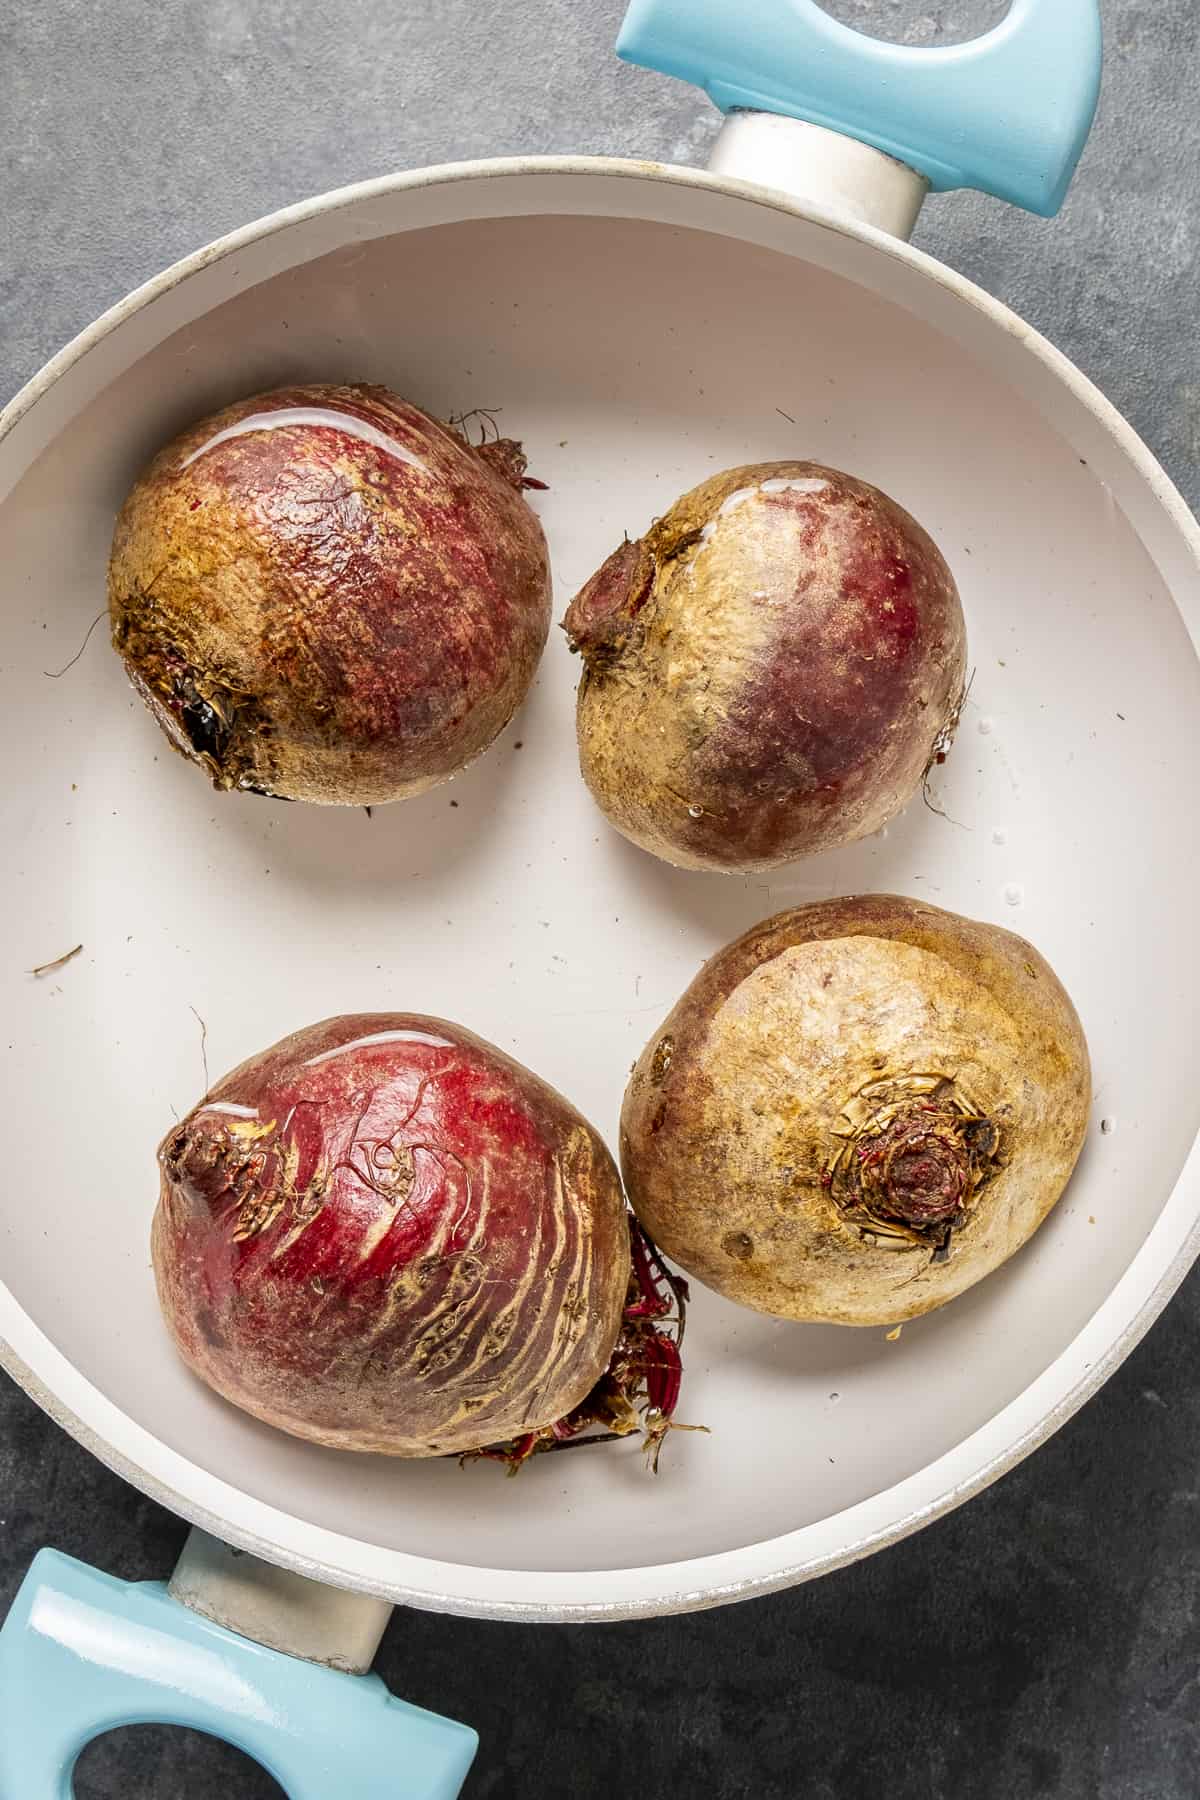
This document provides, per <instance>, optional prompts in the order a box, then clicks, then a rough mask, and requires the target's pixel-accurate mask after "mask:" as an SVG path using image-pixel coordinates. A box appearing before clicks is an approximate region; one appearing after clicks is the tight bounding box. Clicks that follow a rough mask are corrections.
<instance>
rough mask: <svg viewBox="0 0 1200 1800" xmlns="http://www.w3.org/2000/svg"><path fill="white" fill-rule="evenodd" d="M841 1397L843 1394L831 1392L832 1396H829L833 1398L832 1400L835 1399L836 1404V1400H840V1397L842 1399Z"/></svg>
mask: <svg viewBox="0 0 1200 1800" xmlns="http://www.w3.org/2000/svg"><path fill="white" fill-rule="evenodd" d="M841 1397H842V1396H841V1395H840V1394H830V1396H829V1398H830V1399H831V1400H832V1401H834V1403H835V1404H836V1402H837V1401H839V1400H840V1399H841Z"/></svg>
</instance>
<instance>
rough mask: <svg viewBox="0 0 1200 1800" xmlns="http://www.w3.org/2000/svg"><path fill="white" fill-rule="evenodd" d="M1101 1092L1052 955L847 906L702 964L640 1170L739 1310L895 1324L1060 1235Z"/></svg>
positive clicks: (783, 919)
mask: <svg viewBox="0 0 1200 1800" xmlns="http://www.w3.org/2000/svg"><path fill="white" fill-rule="evenodd" d="M1090 1097H1091V1071H1090V1066H1089V1061H1088V1051H1087V1044H1086V1041H1085V1039H1084V1036H1083V1031H1082V1028H1081V1027H1080V1024H1079V1020H1078V1018H1077V1016H1076V1014H1075V1009H1074V1007H1073V1006H1072V1004H1071V1001H1070V999H1069V998H1068V996H1067V994H1066V993H1065V991H1064V990H1063V988H1062V986H1061V985H1060V983H1059V982H1058V980H1057V978H1056V977H1055V975H1054V972H1053V971H1052V970H1051V969H1050V967H1049V966H1048V964H1047V963H1046V962H1045V961H1044V960H1043V958H1042V957H1041V956H1039V954H1038V952H1037V951H1036V950H1035V949H1034V948H1033V947H1032V945H1030V944H1027V943H1026V942H1025V941H1024V939H1022V938H1019V937H1015V936H1013V934H1012V933H1011V932H1007V931H1002V930H1000V929H999V928H998V927H997V926H993V925H986V924H980V923H977V922H975V921H973V920H970V919H964V918H960V917H959V916H958V915H957V914H955V913H949V912H942V911H940V910H939V909H938V908H936V907H931V906H925V905H921V904H918V903H917V902H916V901H912V900H904V899H898V898H895V897H893V896H890V895H872V896H869V897H864V898H852V899H845V900H830V901H827V902H821V903H819V904H817V905H813V906H802V907H798V908H797V909H796V910H795V911H793V912H786V913H781V914H779V916H778V917H777V918H774V919H768V920H767V921H766V922H765V923H764V924H761V925H757V926H755V927H754V929H753V930H752V931H749V932H747V933H746V935H745V936H744V937H742V938H739V939H738V940H737V942H736V943H733V944H731V945H729V946H728V948H727V949H725V950H722V951H720V952H719V953H718V954H717V955H716V956H715V957H713V959H712V960H711V962H709V963H708V964H707V965H706V966H705V968H704V969H703V970H702V971H701V972H700V974H699V975H698V976H697V978H696V980H695V981H694V982H693V983H692V985H691V987H690V988H689V989H688V990H687V992H686V993H685V994H684V995H683V997H682V999H681V1000H680V1001H679V1003H678V1005H677V1006H676V1007H675V1009H674V1011H673V1012H672V1013H671V1015H670V1017H669V1018H668V1019H667V1020H666V1022H665V1023H664V1025H663V1027H662V1029H661V1030H660V1031H659V1032H657V1033H656V1034H655V1036H654V1037H653V1039H652V1040H651V1041H650V1043H649V1044H648V1045H647V1046H646V1049H645V1050H644V1052H643V1053H642V1056H641V1059H640V1060H639V1062H638V1063H637V1065H636V1067H635V1069H634V1072H633V1075H632V1077H631V1079H630V1082H629V1086H628V1088H627V1090H626V1094H625V1104H624V1109H623V1112H622V1119H621V1126H622V1133H621V1155H622V1166H623V1172H624V1176H625V1183H626V1188H627V1192H628V1195H629V1199H630V1202H631V1204H632V1206H633V1208H634V1211H635V1212H636V1213H637V1215H638V1217H639V1219H640V1220H641V1221H642V1223H643V1224H644V1226H645V1227H646V1229H647V1230H648V1231H649V1232H650V1233H651V1234H652V1235H653V1236H654V1238H655V1239H656V1241H657V1242H658V1243H659V1244H660V1246H661V1247H662V1249H663V1251H664V1252H665V1253H666V1254H667V1255H668V1256H670V1257H671V1258H673V1259H674V1260H675V1261H676V1262H678V1263H680V1264H682V1266H683V1267H684V1268H685V1269H686V1270H688V1271H689V1273H691V1274H694V1275H696V1276H698V1277H699V1278H700V1280H701V1281H704V1282H706V1283H707V1284H708V1285H709V1286H710V1287H713V1288H716V1289H717V1290H718V1291H719V1292H720V1293H722V1294H726V1295H728V1297H729V1298H730V1299H731V1300H738V1301H741V1302H742V1303H743V1304H744V1305H747V1306H752V1307H756V1308H758V1309H759V1310H760V1311H762V1312H768V1313H775V1314H778V1315H779V1316H781V1317H783V1318H789V1319H808V1320H821V1321H826V1322H829V1323H833V1324H839V1325H880V1324H894V1323H897V1322H899V1321H900V1320H903V1319H911V1318H915V1317H917V1316H918V1315H919V1314H921V1313H926V1312H929V1311H931V1310H932V1309H933V1308H934V1307H937V1306H941V1305H943V1304H944V1303H945V1302H946V1301H947V1300H952V1299H954V1297H955V1296H956V1295H958V1294H961V1293H963V1292H964V1291H965V1290H966V1289H967V1288H969V1287H971V1286H972V1285H973V1284H974V1283H975V1282H977V1281H979V1280H981V1279H982V1278H983V1277H984V1276H985V1275H987V1274H989V1273H990V1272H991V1271H992V1270H993V1269H995V1268H998V1267H999V1265H1000V1264H1001V1263H1002V1262H1004V1261H1005V1259H1006V1258H1007V1257H1009V1256H1011V1255H1012V1253H1013V1252H1014V1251H1015V1250H1017V1249H1019V1248H1020V1246H1021V1245H1022V1244H1023V1243H1025V1241H1026V1240H1027V1239H1028V1238H1029V1237H1030V1236H1031V1235H1032V1234H1033V1232H1035V1231H1036V1230H1037V1228H1038V1226H1039V1225H1040V1224H1041V1223H1042V1221H1043V1219H1044V1218H1045V1217H1046V1215H1047V1214H1048V1213H1049V1211H1050V1209H1051V1208H1052V1207H1053V1205H1054V1203H1055V1202H1056V1200H1057V1199H1058V1197H1059V1195H1060V1194H1061V1193H1062V1191H1063V1188H1064V1187H1065V1185H1066V1183H1067V1181H1068V1179H1069V1177H1070V1174H1071V1171H1072V1169H1073V1168H1074V1166H1075V1162H1076V1159H1077V1157H1078V1155H1079V1152H1080V1149H1081V1148H1082V1145H1083V1139H1084V1132H1085V1129H1086V1125H1087V1118H1088V1109H1089V1104H1090Z"/></svg>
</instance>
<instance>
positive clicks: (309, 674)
mask: <svg viewBox="0 0 1200 1800" xmlns="http://www.w3.org/2000/svg"><path fill="white" fill-rule="evenodd" d="M541 485H542V484H541V483H540V482H533V481H530V480H529V479H528V477H527V476H526V474H525V457H524V455H523V453H522V451H521V449H520V446H519V445H517V444H515V443H513V442H511V441H510V440H507V439H501V440H499V441H497V442H492V443H487V444H483V445H475V444H471V443H468V442H467V440H466V438H465V437H463V436H462V435H460V433H459V432H457V431H455V430H453V429H452V428H451V427H449V426H447V425H443V424H441V423H439V421H438V420H436V419H434V418H431V417H430V416H429V414H428V413H425V412H422V411H421V409H420V408H419V407H416V406H413V405H411V404H410V403H409V402H408V401H406V400H402V399H401V398H400V397H399V396H398V395H396V394H393V393H390V392H389V391H388V390H387V389H386V388H382V387H365V386H350V387H330V386H307V387H290V388H279V389H277V390H275V391H274V392H272V393H269V394H260V395H257V396H255V397H254V398H252V399H248V400H243V401H239V402H238V403H237V404H236V405H233V406H229V407H226V408H225V410H224V411H223V412H219V413H216V414H215V415H213V417H211V418H208V419H204V420H202V421H201V422H200V423H199V424H196V425H193V426H192V427H191V428H190V429H189V430H187V431H185V432H184V433H183V434H182V435H181V436H180V437H178V438H176V439H175V440H174V442H173V443H170V444H168V445H167V446H166V448H165V449H163V450H161V451H160V452H159V453H158V455H157V456H156V457H155V458H154V459H153V461H152V462H151V463H150V465H149V467H148V468H147V469H146V470H145V471H144V472H143V474H142V475H141V476H140V477H139V479H138V480H137V482H136V483H135V484H134V486H133V488H132V490H131V491H130V493H129V495H128V497H127V499H126V501H125V503H124V505H123V507H122V508H121V512H120V515H119V517H118V519H117V524H116V530H115V533H114V536H113V543H112V553H111V557H110V562H109V574H108V602H109V614H110V621H111V626H112V639H113V644H114V646H115V647H116V649H117V650H118V652H119V653H120V655H121V657H122V659H123V660H124V663H125V666H126V669H127V670H128V673H129V675H130V678H131V680H132V681H133V684H134V686H135V688H136V689H137V690H138V692H139V693H140V694H141V696H142V698H143V699H144V700H145V701H146V704H147V705H148V706H149V708H150V710H151V712H152V713H153V714H154V716H155V717H156V719H157V720H158V722H159V724H160V725H161V726H162V728H163V730H164V731H165V732H166V734H167V736H168V738H169V739H170V741H171V743H172V744H173V745H174V747H175V748H176V749H177V750H178V751H180V752H181V753H182V754H183V755H184V756H186V757H188V758H189V759H190V760H191V761H192V762H195V763H197V764H199V765H200V766H201V767H202V768H203V769H204V770H205V772H206V773H207V775H208V776H209V778H210V780H211V781H212V783H213V785H214V787H217V788H223V789H229V788H235V789H241V790H244V791H250V792H254V793H262V794H270V795H276V796H278V797H280V798H282V799H289V800H310V801H320V802H326V803H341V804H344V805H363V806H369V805H372V804H376V803H379V802H383V801H388V800H401V799H404V798H406V797H408V796H410V795H413V794H419V793H421V792H422V791H423V790H424V789H426V788H429V787H432V786H434V785H436V783H438V782H440V781H445V780H446V779H448V778H449V777H450V776H452V775H454V774H455V773H456V772H457V771H458V770H460V769H462V768H464V767H465V766H466V765H467V764H468V763H469V762H471V761H472V759H473V758H474V757H476V756H478V755H479V754H480V753H481V752H482V751H484V750H486V749H487V747H488V745H489V744H490V743H491V742H492V740H493V739H494V738H495V737H496V735H497V733H498V732H499V731H501V730H502V729H503V727H504V726H505V725H506V724H507V723H508V721H509V719H510V718H511V717H512V715H513V713H514V712H515V711H516V709H517V707H518V706H519V705H520V703H521V701H522V700H523V699H524V697H525V694H526V692H527V690H528V688H529V684H530V682H531V681H532V679H533V676H534V672H535V670H536V668H537V665H538V660H539V658H540V656H541V653H542V650H543V648H544V646H545V642H546V636H547V633H548V631H549V627H550V568H549V561H548V557H547V552H546V542H545V538H544V536H543V534H542V528H541V526H540V524H539V523H538V520H537V518H536V517H535V515H534V513H533V512H532V511H531V509H530V507H529V506H528V504H527V503H526V501H525V498H524V493H523V490H524V488H525V487H537V486H541Z"/></svg>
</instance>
